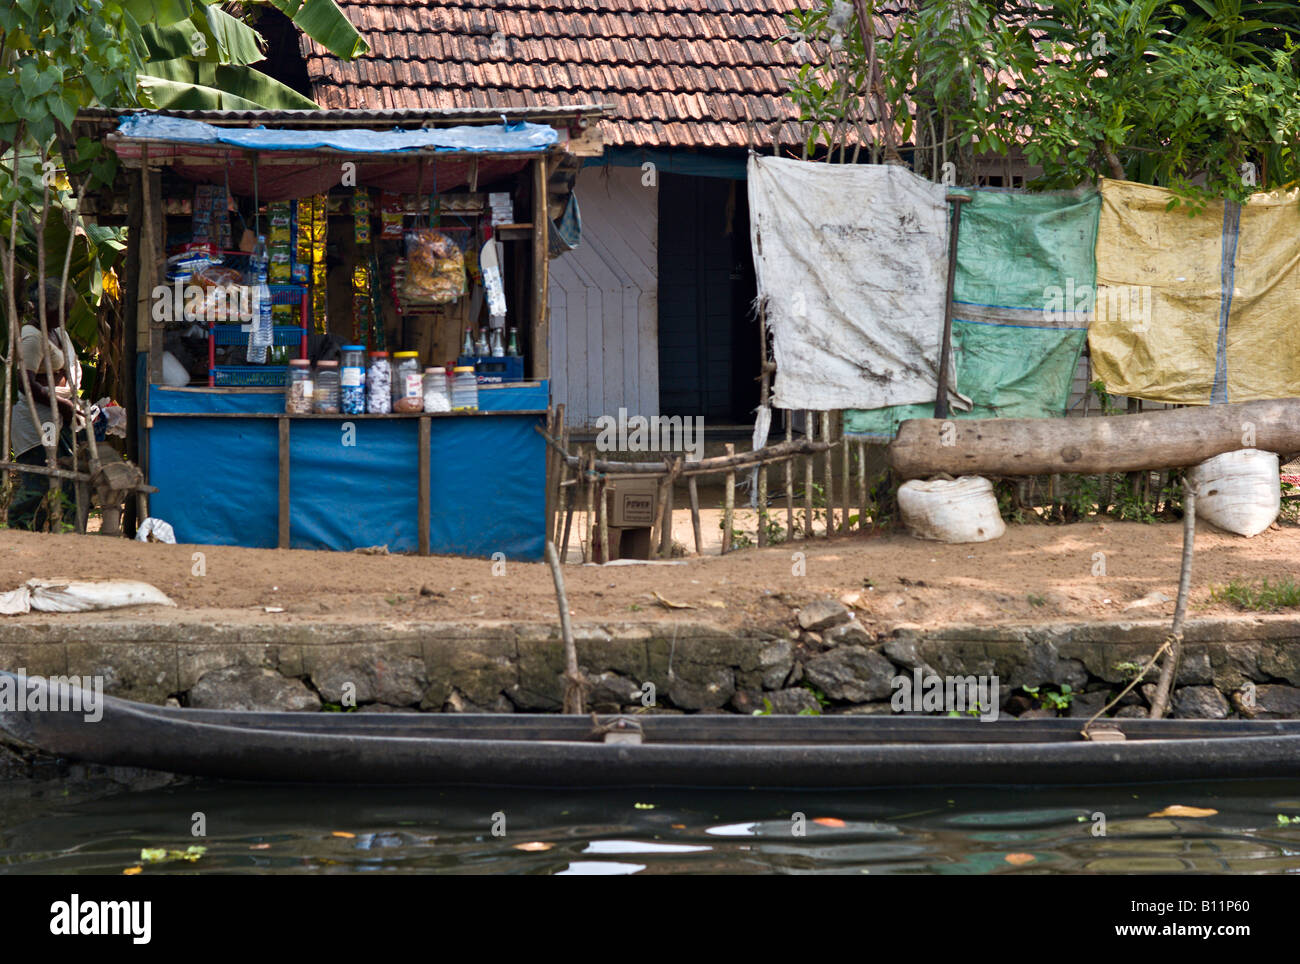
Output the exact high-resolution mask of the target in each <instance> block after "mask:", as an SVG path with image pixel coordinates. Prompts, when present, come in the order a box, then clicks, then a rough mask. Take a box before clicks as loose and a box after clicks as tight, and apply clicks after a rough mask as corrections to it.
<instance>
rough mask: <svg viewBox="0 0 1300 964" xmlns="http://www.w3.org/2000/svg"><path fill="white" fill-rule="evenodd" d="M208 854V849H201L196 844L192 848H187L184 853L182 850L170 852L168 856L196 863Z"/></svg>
mask: <svg viewBox="0 0 1300 964" xmlns="http://www.w3.org/2000/svg"><path fill="white" fill-rule="evenodd" d="M207 852H208V848H207V847H200V846H199V845H197V844H194V845H192V846H189V847H186V848H185V849H184V850H183V851H182V850H172V851H169V852H168V854H167V856H169V857H174V858H176V859H177V860H188V861H189V862H190V863H194V861H196V860H198V859H199V858H200V857H202V856H203V855H204V854H205V853H207Z"/></svg>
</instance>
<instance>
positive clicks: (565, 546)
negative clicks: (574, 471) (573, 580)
mask: <svg viewBox="0 0 1300 964" xmlns="http://www.w3.org/2000/svg"><path fill="white" fill-rule="evenodd" d="M578 485H579V481H578V478H577V477H576V476H575V478H574V480H573V485H571V486H569V488H570V489H572V491H571V492H570V493H569V494H568V497H567V499H566V501H567V502H568V508H567V509H566V510H565V512H564V534H563V536H561V538H562V539H563V540H564V541H563V543H562V544H561V546H560V562H567V561H568V558H569V535H570V533H571V532H572V531H573V510H574V509H575V508H576V507H577V505H578Z"/></svg>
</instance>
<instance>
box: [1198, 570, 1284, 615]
mask: <svg viewBox="0 0 1300 964" xmlns="http://www.w3.org/2000/svg"><path fill="white" fill-rule="evenodd" d="M1210 598H1211V599H1212V600H1214V601H1215V602H1222V603H1231V604H1232V605H1234V606H1236V607H1237V608H1238V609H1253V610H1256V611H1260V612H1263V611H1267V610H1275V609H1294V608H1295V607H1297V606H1300V583H1296V582H1295V581H1294V580H1293V579H1291V578H1290V577H1289V576H1286V577H1283V578H1281V579H1279V580H1278V581H1277V582H1270V581H1269V580H1268V579H1262V580H1260V581H1258V582H1254V581H1252V582H1247V581H1245V580H1243V579H1233V580H1232V581H1231V582H1229V583H1228V584H1227V585H1226V586H1212V587H1210Z"/></svg>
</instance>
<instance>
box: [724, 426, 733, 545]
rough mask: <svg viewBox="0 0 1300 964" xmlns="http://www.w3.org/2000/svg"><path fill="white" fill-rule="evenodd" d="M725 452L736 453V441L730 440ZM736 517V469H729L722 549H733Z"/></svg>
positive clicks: (725, 446) (729, 454)
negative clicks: (732, 542) (732, 528)
mask: <svg viewBox="0 0 1300 964" xmlns="http://www.w3.org/2000/svg"><path fill="white" fill-rule="evenodd" d="M722 450H723V452H724V453H726V454H727V455H728V456H731V455H735V454H736V445H735V443H734V442H728V443H727V444H726V445H724V446H723V447H722ZM735 517H736V470H735V469H729V470H728V471H727V494H726V497H725V501H724V502H723V503H722V551H723V552H730V551H731V527H732V525H733V523H734V522H735Z"/></svg>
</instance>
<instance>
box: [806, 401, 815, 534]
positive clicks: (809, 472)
mask: <svg viewBox="0 0 1300 964" xmlns="http://www.w3.org/2000/svg"><path fill="white" fill-rule="evenodd" d="M803 419H804V429H805V431H806V432H807V435H808V441H810V442H811V441H812V440H813V439H814V437H815V436H816V434H817V430H816V423H815V422H814V421H813V413H812V411H811V410H809V409H805V410H804V413H803ZM812 534H813V457H812V456H811V455H809V456H808V457H807V458H805V459H804V460H803V537H804V538H805V539H811V538H812Z"/></svg>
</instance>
